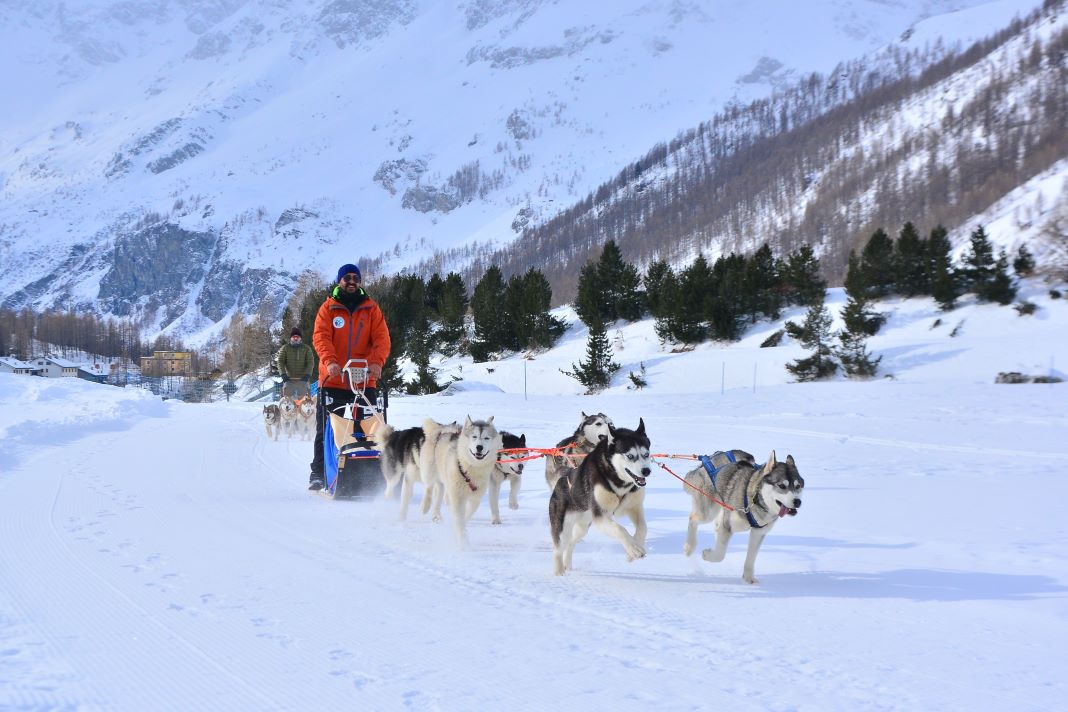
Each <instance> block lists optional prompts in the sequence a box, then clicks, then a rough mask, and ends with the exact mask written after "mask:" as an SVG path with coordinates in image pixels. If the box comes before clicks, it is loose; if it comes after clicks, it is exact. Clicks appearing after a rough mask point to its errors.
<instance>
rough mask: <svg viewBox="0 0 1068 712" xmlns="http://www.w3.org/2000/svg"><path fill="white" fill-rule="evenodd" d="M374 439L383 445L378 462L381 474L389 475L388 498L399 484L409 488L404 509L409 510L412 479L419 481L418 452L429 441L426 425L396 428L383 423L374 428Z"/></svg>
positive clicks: (403, 513)
mask: <svg viewBox="0 0 1068 712" xmlns="http://www.w3.org/2000/svg"><path fill="white" fill-rule="evenodd" d="M374 437H375V441H376V442H377V443H378V444H379V447H380V448H381V450H380V451H381V453H382V454H381V456H380V457H379V463H380V464H381V466H382V476H383V477H384V478H386V499H389V498H391V497H392V496H393V490H394V489H395V488H396V487H397V485H398V484H401V483H402V482H403V483H404V484H403V485H402V487H404V488H406V489H407V498H406V499H405V502H404V511H403V512H402V513H401V518H403V517H404V515H405V514H407V509H408V502H407V500H408V499H411V496H412V483H413V482H418V481H419V453H420V451H421V450H422V449H423V443H424V442H425V441H426V434H425V433H424V432H423V429H422V428H420V427H418V426H416V427H414V428H406V429H404V430H394V429H393V426H391V425H383V426H381V427H380V428H379V429H378V430H376V431H375V435H374Z"/></svg>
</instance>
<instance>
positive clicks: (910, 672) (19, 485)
mask: <svg viewBox="0 0 1068 712" xmlns="http://www.w3.org/2000/svg"><path fill="white" fill-rule="evenodd" d="M1062 291H1063V285H1062ZM1021 298H1022V299H1028V300H1030V301H1031V302H1033V303H1034V304H1035V305H1036V307H1037V310H1036V312H1035V313H1034V314H1033V315H1031V316H1019V315H1018V314H1017V313H1016V311H1015V310H1013V309H1012V308H1011V307H995V306H991V305H980V304H975V303H974V302H973V301H972V300H971V299H970V298H965V299H963V300H962V302H961V306H960V308H958V309H957V310H955V311H953V312H950V313H940V312H938V311H937V309H936V308H935V305H934V304H933V302H932V301H931V300H929V299H910V300H892V301H888V302H884V303H881V304H880V308H882V309H883V310H885V311H888V312H890V313H891V316H890V318H889V320H888V322H887V325H886V326H885V327H884V330H883V331H882V332H880V334H879V335H877V336H876V337H874V338H873V339H872V340H871V341H870V342H869V347H870V348H871V349H872V350H873V351H874V352H875V353H876V354H878V355H882V356H883V362H882V364H881V366H882V372H881V374H880V377H879V378H876V379H874V380H871V381H864V382H856V381H849V380H846V379H843V378H837V379H834V380H831V381H827V382H820V383H810V384H797V383H791V382H790V379H789V376H788V374H787V373H786V371H785V370H784V369H783V368H782V364H783V363H785V362H787V361H790V360H792V359H794V358H797V357H798V356H800V355H801V353H802V352H801V350H800V348H799V347H798V346H796V345H793V344H787V345H785V346H782V347H778V348H767V349H760V348H758V345H759V342H760V341H763V339H764V338H765V337H766V336H767V334H768V333H770V331H773V330H774V329H775V328H776V327H778V326H781V324H779V323H776V324H767V323H761V324H758V325H756V326H755V327H753V328H752V329H751V330H750V331H749V332H747V334H746V336H745V338H743V340H742V341H741V342H739V343H738V344H735V345H730V346H724V345H722V344H704V345H701V346H698V347H697V348H695V349H694V350H692V351H689V352H685V353H671V352H670V350H669V349H665V348H664V347H662V346H661V345H660V344H658V343H657V342H656V341H655V338H653V337H652V325H651V323H649V322H640V323H637V324H631V325H617V327H616V328H615V329H612V330H610V332H609V334H610V337H611V338H612V339H613V342H614V344H615V346H616V360H617V361H618V362H620V363H621V365H622V369H621V371H620V372H619V373H617V375H616V377H615V379H614V380H613V385H612V386H611V387H610V388H609V389H607V390H606V391H605V392H603V393H601V394H598V395H592V396H586V395H582V394H581V387H580V386H578V385H577V384H576V383H575V382H574V381H573V380H572V379H570V378H567V377H565V376H563V375H562V374H560V373H559V370H560V369H566V368H568V367H570V365H571V364H572V363H574V362H575V361H576V360H578V359H579V358H581V355H582V351H583V350H584V347H585V338H586V334H585V330H584V329H583V328H582V327H581V325H573V326H572V328H571V329H570V330H569V331H568V333H567V334H566V335H565V337H564V339H563V341H562V342H561V343H560V344H559V345H558V346H557V348H555V349H553V350H551V351H548V352H545V353H541V354H537V355H535V356H534V358H533V359H532V360H524V359H523V358H521V357H520V356H516V357H513V358H510V359H506V360H504V361H501V362H497V363H493V364H472V363H471V362H470V361H467V362H460V361H454V362H449V363H440V364H438V365H440V366H441V367H442V368H443V371H442V372H441V375H442V377H443V378H444V377H445V376H446V375H447V374H456V375H459V376H462V377H463V378H464V380H463V381H461V382H459V383H458V384H457V387H456V388H454V389H452V390H451V391H450V392H451V393H452V394H451V395H435V396H422V397H395V398H393V399H392V400H391V403H390V408H389V412H388V417H389V420H390V422H391V423H392V424H393V425H394V426H395V427H398V428H404V427H410V426H413V425H417V424H419V423H421V422H422V420H423V419H424V418H425V417H432V418H435V419H437V420H439V421H445V420H452V419H456V418H460V419H462V418H463V417H464V416H465V415H470V416H471V417H473V418H486V417H488V416H490V415H492V416H494V422H495V423H496V424H498V425H499V426H500V427H502V428H505V429H507V430H509V431H511V432H514V433H525V434H526V436H527V442H528V444H530V445H531V446H534V447H549V446H551V445H553V444H555V443H556V442H557V441H558V440H560V439H561V438H564V437H566V436H568V435H569V434H570V433H571V432H572V431H573V430H574V428H575V426H576V425H577V424H578V422H579V419H580V417H581V413H582V412H583V411H584V412H587V413H589V412H604V413H606V414H608V415H609V416H610V417H611V418H612V419H613V420H614V421H615V423H616V425H617V426H621V427H635V426H636V425H637V423H638V419H639V418H641V419H643V420H644V422H645V424H646V428H647V430H648V433H649V436H650V438H651V441H652V447H653V451H654V452H656V453H663V454H666V455H675V454H693V453H698V454H708V453H711V452H714V451H716V450H722V449H728V448H741V449H744V450H747V451H749V452H752V453H753V454H755V455H756V456H757V458H759V459H764V458H765V457H767V456H768V455H769V454H770V453H771V452H772V451H774V452H775V453H776V455H777V457H779V458H780V459H782V458H785V457H786V455H788V454H789V455H792V456H793V457H794V459H795V460H796V462H797V466H798V469H799V471H800V473H801V475H802V476H803V477H804V479H805V483H806V487H805V492H804V497H803V505H802V507H801V508H800V510H799V512H798V515H797V516H796V517H791V518H786V519H783V520H781V521H779V522H777V523H776V525H775V527H774V529H773V530H772V531H771V532H770V533H769V534H768V536H767V538H766V540H765V542H764V545H763V548H762V550H761V551H760V554H759V556H758V557H757V560H756V576H757V579H758V583H756V584H754V585H750V584H747V583H744V582H743V581H742V576H741V574H742V561H743V559H744V555H745V546H746V543H745V542H746V538H747V535H746V534H744V533H742V534H738V535H736V536H735V538H734V539H733V540H732V542H731V545H730V548H729V550H728V554H727V557H726V559H725V560H724V561H723V562H720V563H717V564H712V563H708V562H705V561H703V560H701V558H700V555H699V553H698V554H695V555H694V556H692V557H689V558H688V557H686V556H684V555H683V553H682V544H683V541H684V538H685V535H686V527H687V517H688V514H689V511H690V507H691V496H690V495H689V494H688V493H687V492H685V491H684V490H683V487H682V485H681V484H680V483H679V481H678V480H676V479H675V478H674V477H672V475H671V474H670V473H669V472H668V471H667V470H663V469H660V468H654V474H653V475H652V476H651V477H650V479H649V483H648V486H647V498H646V501H645V511H646V516H647V518H648V521H649V538H648V555H647V556H646V557H645V558H643V559H639V560H636V561H633V562H629V563H628V562H627V560H626V557H625V555H624V552H623V550H622V548H621V546H620V545H619V544H618V543H617V542H616V541H614V540H612V539H610V538H608V537H607V536H605V535H604V534H602V533H601V532H599V531H598V530H596V529H593V530H591V531H590V533H589V535H588V536H587V537H586V539H585V540H583V541H582V542H581V543H580V544H579V545H578V547H577V549H576V552H575V558H574V570H573V571H570V572H568V573H567V574H566V575H565V576H562V577H555V576H553V575H552V551H551V542H550V536H549V527H548V517H547V503H548V498H549V492H548V489H547V487H546V485H545V482H544V478H543V472H542V464H541V462H540V461H537V460H535V461H533V462H531V463H529V465H528V468H527V470H526V472H525V473H524V475H523V479H522V486H521V490H520V493H519V497H518V503H519V508H518V509H517V510H511V509H508V508H507V503H506V500H507V493H506V492H505V493H502V498H501V499H502V510H501V511H502V519H503V523H502V524H501V525H499V526H494V525H491V524H490V516H489V509H488V506H487V503H486V502H485V501H483V502H482V504H481V506H480V508H479V509H478V511H477V512H476V513H475V514H474V517H473V519H472V521H471V523H470V524H469V526H468V534H469V537H470V545H469V547H468V548H466V549H464V550H460V549H459V548H458V546H457V545H456V543H455V541H454V539H453V535H452V529H451V526H449V522H448V520H447V519H446V521H445V522H442V523H434V522H431V521H429V520H427V519H425V518H423V517H422V516H420V514H419V512H418V508H417V507H413V509H412V512H411V513H410V515H409V517H408V520H407V521H400V519H399V516H398V510H399V506H398V502H397V501H396V500H390V501H386V500H381V499H379V500H375V501H371V502H356V501H334V500H329V499H326V498H324V497H322V496H319V495H315V494H310V493H309V492H308V491H307V490H306V489H305V487H306V483H307V463H308V460H309V459H310V454H311V444H310V443H309V442H307V441H301V440H298V439H288V440H287V439H286V438H284V437H283V438H281V439H280V440H278V441H277V442H276V441H273V440H270V439H268V438H267V436H266V434H265V431H264V428H263V424H262V419H261V410H262V405H263V404H262V403H248V402H243V401H240V400H238V399H236V398H235V399H234V400H233V401H231V402H229V403H227V402H225V401H222V402H217V403H210V404H186V403H180V402H175V401H163V400H161V399H159V398H158V397H156V396H153V395H151V394H149V393H147V392H144V391H141V390H138V389H135V388H127V389H121V388H115V387H111V386H103V385H98V384H92V383H88V382H84V381H77V380H73V379H62V380H61V379H39V378H32V377H27V376H14V375H6V374H0V406H2V407H0V710H9V709H12V710H55V709H62V710H144V709H153V710H171V709H173V710H190V709H198V710H252V709H255V710H266V709H270V710H275V709H277V710H307V709H361V710H362V709H368V710H372V709H373V710H396V709H413V710H469V709H479V708H481V709H505V708H506V709H514V710H524V709H547V708H560V709H582V708H585V709H591V708H596V709H617V710H645V709H649V708H651V707H653V706H655V707H656V708H658V709H662V710H694V709H710V708H713V707H724V706H728V707H730V708H731V709H739V710H750V709H752V710H757V709H759V710H918V709H923V710H960V709H969V710H993V709H999V710H1000V709H1017V710H1054V709H1063V700H1064V698H1065V693H1066V689H1065V682H1064V676H1063V674H1062V672H1059V671H1060V670H1061V668H1062V664H1061V663H1060V661H1059V660H1058V659H1057V655H1056V651H1057V650H1061V649H1063V645H1064V643H1063V641H1064V640H1065V638H1066V636H1068V605H1066V596H1068V565H1066V561H1068V559H1066V557H1068V554H1066V553H1065V552H1066V551H1068V547H1066V543H1068V525H1066V524H1065V520H1064V518H1063V517H1061V516H1059V515H1058V514H1057V512H1058V511H1059V505H1060V504H1061V503H1062V502H1064V501H1066V498H1068V477H1066V476H1068V438H1066V437H1065V435H1066V434H1068V427H1066V426H1068V418H1066V411H1065V408H1064V402H1065V398H1064V388H1065V387H1066V386H1065V385H1064V384H1055V385H1035V384H1030V385H1011V386H1010V385H998V384H994V382H993V381H994V377H995V376H996V375H997V373H998V372H1000V371H1013V370H1016V371H1021V372H1023V373H1026V374H1029V375H1045V374H1049V373H1050V372H1051V371H1052V372H1053V373H1054V374H1060V375H1061V376H1063V375H1064V374H1063V370H1064V363H1065V362H1066V360H1068V349H1066V346H1068V337H1066V336H1065V335H1066V334H1068V329H1066V328H1065V327H1066V326H1068V301H1066V300H1065V299H1064V298H1061V299H1052V298H1051V297H1050V296H1049V294H1048V288H1047V287H1046V286H1044V285H1042V284H1040V283H1038V282H1030V283H1028V284H1026V285H1025V286H1024V290H1023V292H1022V293H1021ZM841 301H842V300H841V294H840V292H838V291H836V290H832V291H831V293H830V295H829V299H828V305H829V307H830V308H831V309H832V310H833V311H835V312H836V311H837V309H838V308H840V306H841ZM800 313H801V312H800V310H796V309H794V310H791V311H790V312H788V313H786V314H784V319H786V318H792V319H798V318H799V317H800ZM936 320H940V321H939V323H937V324H936ZM951 332H955V335H951ZM642 363H644V364H645V366H646V372H647V379H648V381H649V385H648V387H646V388H645V389H643V390H641V391H633V390H629V389H628V388H627V384H628V383H629V379H628V378H627V377H626V374H627V373H628V372H629V371H631V370H637V369H638V368H639V367H640V364H642ZM461 366H462V370H461V369H460V367H461ZM524 366H525V369H526V376H527V378H526V381H525V383H526V386H525V389H524V380H523V378H522V374H523V373H524ZM489 369H493V371H492V372H489ZM659 462H661V463H662V464H664V465H666V466H667V467H668V468H670V469H671V470H672V471H674V472H675V473H676V474H678V475H683V474H684V473H685V472H686V471H688V469H689V467H690V465H691V464H692V463H691V462H690V461H688V460H683V459H670V458H666V457H665V458H659ZM420 495H421V493H420V492H419V490H418V488H417V495H416V501H417V502H418V498H419V497H420ZM447 516H448V514H447V512H446V517H447ZM623 524H624V525H625V526H627V527H628V528H631V526H630V523H629V522H627V521H626V520H624V521H623ZM698 537H699V540H698V548H699V551H700V550H701V549H704V548H707V547H710V546H712V544H713V540H714V535H713V533H712V529H711V525H705V526H703V527H702V528H701V529H700V531H699V534H698Z"/></svg>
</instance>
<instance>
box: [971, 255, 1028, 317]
mask: <svg viewBox="0 0 1068 712" xmlns="http://www.w3.org/2000/svg"><path fill="white" fill-rule="evenodd" d="M1017 289H1018V288H1017V285H1016V281H1015V280H1014V279H1013V278H1012V275H1010V274H1009V256H1008V255H1006V254H1005V250H1001V253H1000V254H999V255H998V259H997V262H996V263H995V264H994V268H993V273H992V274H991V276H990V279H989V281H987V283H986V284H984V285H983V286H982V287H981V289H980V291H979V292H978V293H977V295H976V296H978V297H979V299H981V300H982V301H985V302H997V303H998V304H1011V303H1012V300H1013V299H1015V298H1016V291H1017Z"/></svg>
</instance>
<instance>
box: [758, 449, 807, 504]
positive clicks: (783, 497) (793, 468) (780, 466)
mask: <svg viewBox="0 0 1068 712" xmlns="http://www.w3.org/2000/svg"><path fill="white" fill-rule="evenodd" d="M761 474H762V475H763V476H764V481H763V482H762V483H761V485H760V495H761V497H763V498H764V501H765V502H770V503H773V504H774V505H775V506H778V508H779V516H780V517H784V516H786V515H787V514H789V515H790V516H791V517H792V516H794V515H796V514H797V510H798V509H799V508H800V507H801V493H802V492H803V491H804V489H805V481H804V480H803V479H802V478H801V475H799V474H798V473H797V465H796V464H794V458H793V456H792V455H787V456H786V461H785V462H780V461H778V460H776V459H775V451H774V450H772V451H771V455H769V456H768V462H767V464H765V465H764V468H763V469H762V470H761ZM775 506H772V507H769V509H772V510H774V508H775Z"/></svg>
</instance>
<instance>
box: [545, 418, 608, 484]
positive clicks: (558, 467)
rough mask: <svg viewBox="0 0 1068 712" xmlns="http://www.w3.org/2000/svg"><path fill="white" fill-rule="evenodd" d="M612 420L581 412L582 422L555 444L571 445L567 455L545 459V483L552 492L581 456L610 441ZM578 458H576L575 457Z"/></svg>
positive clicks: (577, 463)
mask: <svg viewBox="0 0 1068 712" xmlns="http://www.w3.org/2000/svg"><path fill="white" fill-rule="evenodd" d="M612 427H613V426H612V420H611V418H609V417H608V416H607V415H605V414H604V413H594V414H593V415H586V412H585V411H583V412H582V420H581V421H579V425H578V427H577V428H575V432H573V433H572V434H571V435H568V436H567V437H566V438H564V439H563V440H561V441H560V442H558V443H556V447H558V448H560V447H564V446H565V445H572V444H573V447H571V448H569V449H568V450H567V452H568V453H569V454H570V456H569V455H553V456H552V457H547V458H545V481H546V483H548V485H549V491H550V492H552V491H553V488H554V487H556V481H557V480H559V479H560V477H561V476H562V475H564V474H565V473H567V472H569V471H571V470H574V469H575V468H576V467H578V466H579V463H580V462H582V457H581V456H582V455H588V454H589V453H591V452H593V449H594V448H595V447H597V443H599V442H602V441H604V440H609V441H610V439H611V437H612V436H611V432H612ZM576 456H578V457H576Z"/></svg>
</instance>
